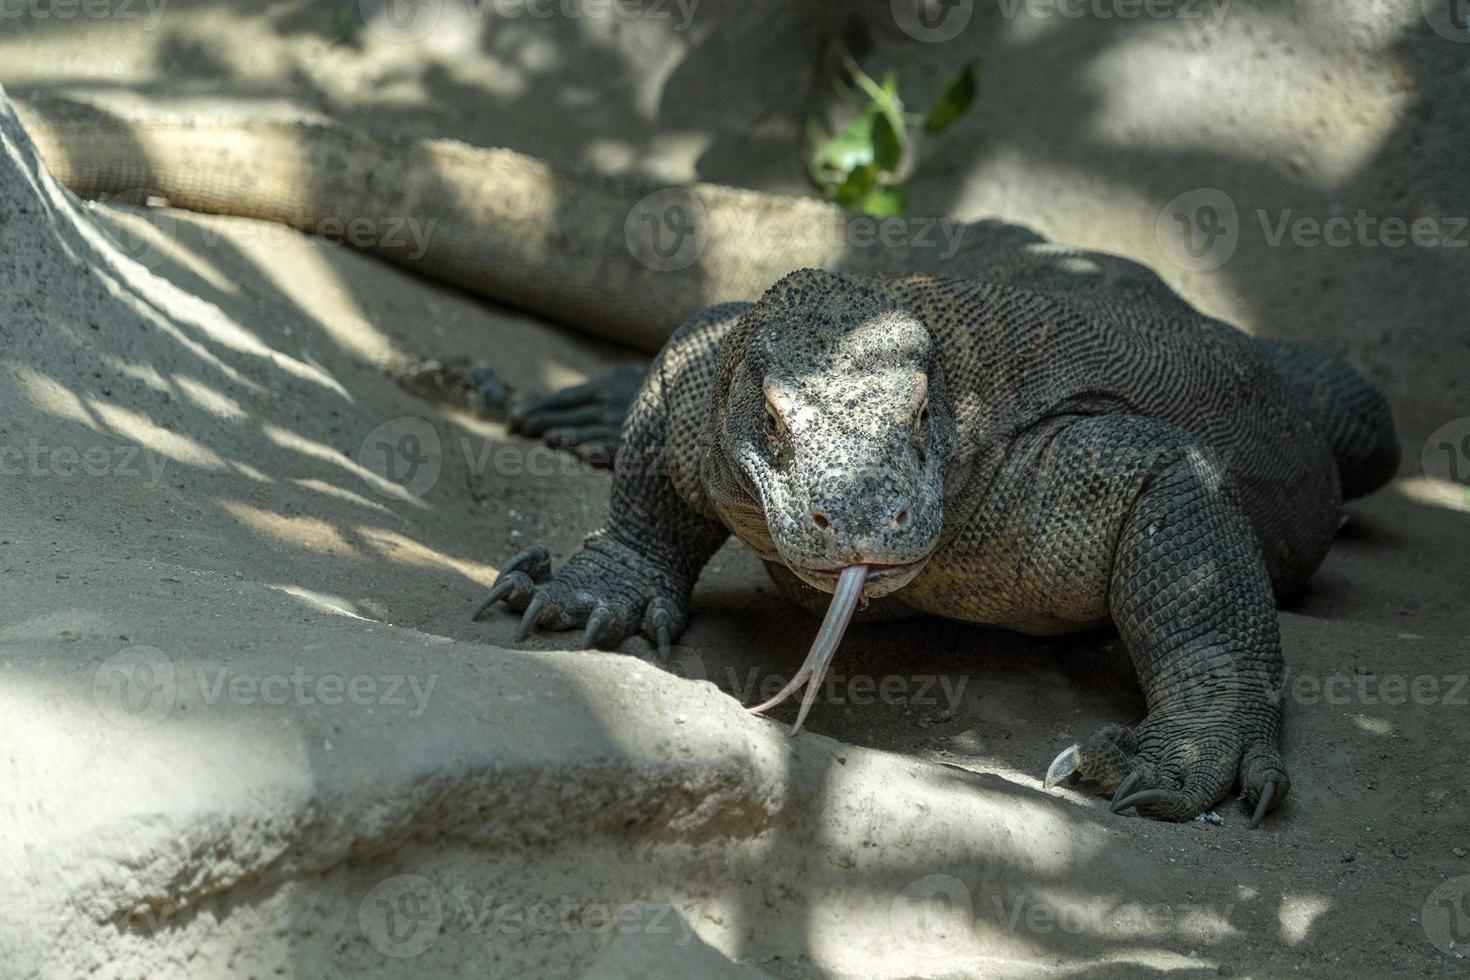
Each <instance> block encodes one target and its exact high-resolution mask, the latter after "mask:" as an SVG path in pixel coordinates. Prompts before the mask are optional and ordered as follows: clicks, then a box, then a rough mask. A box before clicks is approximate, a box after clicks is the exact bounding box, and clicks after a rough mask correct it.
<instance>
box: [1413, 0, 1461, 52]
mask: <svg viewBox="0 0 1470 980" xmlns="http://www.w3.org/2000/svg"><path fill="white" fill-rule="evenodd" d="M1420 3H1421V4H1422V6H1423V8H1424V19H1425V20H1426V21H1428V22H1429V26H1430V28H1431V29H1432V30H1433V31H1434V33H1436V34H1438V35H1439V36H1440V37H1442V38H1444V39H1445V40H1447V41H1454V42H1455V43H1456V44H1466V43H1470V0H1420Z"/></svg>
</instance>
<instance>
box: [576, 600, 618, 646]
mask: <svg viewBox="0 0 1470 980" xmlns="http://www.w3.org/2000/svg"><path fill="white" fill-rule="evenodd" d="M611 619H612V610H610V609H608V608H607V607H606V606H598V607H597V608H596V609H594V610H592V615H590V616H588V617H587V629H586V631H585V632H584V633H583V634H582V649H583V650H587V649H590V648H591V647H592V645H593V644H594V643H596V642H597V634H598V633H600V632H602V628H603V627H604V626H606V625H607V624H608V621H609V620H611Z"/></svg>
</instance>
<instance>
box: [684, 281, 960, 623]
mask: <svg viewBox="0 0 1470 980" xmlns="http://www.w3.org/2000/svg"><path fill="white" fill-rule="evenodd" d="M736 332H737V334H738V335H739V338H740V339H739V341H737V343H734V344H729V345H727V346H726V349H725V351H724V352H723V353H725V354H726V355H727V357H726V362H722V364H721V365H720V368H719V369H718V373H719V374H720V376H719V377H717V379H716V385H715V391H716V393H717V394H716V401H718V402H722V403H723V405H722V406H717V407H716V410H715V415H714V427H713V432H712V438H713V440H714V443H715V445H713V446H712V447H711V448H712V455H713V456H714V457H716V458H717V459H719V460H720V461H721V466H722V468H723V469H724V470H725V471H726V474H727V475H728V477H729V480H728V481H727V482H728V483H733V484H734V486H735V487H738V488H739V491H741V492H736V493H732V494H730V495H729V496H730V497H733V498H735V499H733V500H722V499H721V498H722V496H725V495H722V494H720V493H719V492H718V490H716V491H715V492H714V493H712V495H711V496H712V500H713V502H714V503H715V505H716V506H717V507H720V508H721V510H722V511H723V512H725V513H726V517H727V521H728V523H729V524H730V526H731V527H732V528H734V529H735V530H736V533H737V534H739V535H740V536H741V537H742V538H745V539H746V541H747V543H749V544H751V545H753V546H754V547H755V548H756V550H757V551H760V552H762V553H763V557H766V558H767V559H774V560H778V561H780V562H781V563H782V564H784V565H785V566H787V567H788V568H790V569H791V571H792V572H794V573H795V574H796V575H797V576H798V577H800V578H801V579H802V580H803V581H805V582H806V583H807V584H809V585H812V586H814V587H816V588H818V589H821V590H823V591H826V592H832V591H834V589H835V588H836V586H837V583H838V579H839V576H840V574H841V572H842V570H843V569H844V568H848V567H851V566H854V565H864V566H867V569H868V572H867V577H866V583H865V585H864V587H863V594H864V595H866V596H869V597H872V596H879V595H885V594H887V593H889V592H893V591H894V590H896V589H898V588H901V587H902V586H904V585H907V584H908V583H909V582H910V581H911V580H912V579H913V578H914V576H916V575H917V574H918V573H919V571H920V570H921V569H922V568H923V566H924V564H925V562H926V561H927V560H928V558H929V556H930V554H932V552H933V551H934V548H935V546H936V545H937V543H938V541H939V535H940V527H941V524H942V523H943V517H944V500H943V489H944V477H945V471H946V462H947V460H948V459H949V457H950V455H951V454H952V450H953V445H954V421H953V417H952V415H951V413H950V408H949V404H948V398H947V395H946V392H945V388H944V379H943V377H942V376H941V375H940V373H939V371H938V367H937V358H936V349H935V345H934V340H933V337H932V336H931V335H930V333H929V329H928V327H927V326H926V325H925V324H924V322H923V321H922V320H921V319H920V318H919V317H918V316H917V315H915V314H914V313H913V312H911V311H909V310H905V309H900V308H897V307H895V306H894V305H893V304H892V303H891V302H884V301H883V299H882V298H881V297H880V296H878V295H876V294H874V293H873V292H872V291H870V290H868V289H866V288H864V287H863V286H861V285H860V284H858V283H855V282H852V281H849V280H845V279H842V278H840V277H838V276H834V275H831V274H829V273H824V272H817V271H814V270H803V271H801V272H797V273H793V274H792V275H790V276H787V277H786V278H784V279H782V280H781V281H780V282H779V283H777V284H776V285H775V286H773V287H772V288H771V289H770V290H768V291H767V292H766V294H765V295H764V296H763V297H762V298H761V300H760V301H759V302H757V303H754V304H752V305H751V307H750V308H749V309H748V310H747V311H746V314H745V317H744V319H743V320H742V322H741V324H740V325H739V327H738V328H737V331H736ZM716 486H718V484H716ZM727 505H728V509H727ZM755 508H758V510H759V515H758V516H759V519H756V518H757V515H756V514H755V513H754V509H755Z"/></svg>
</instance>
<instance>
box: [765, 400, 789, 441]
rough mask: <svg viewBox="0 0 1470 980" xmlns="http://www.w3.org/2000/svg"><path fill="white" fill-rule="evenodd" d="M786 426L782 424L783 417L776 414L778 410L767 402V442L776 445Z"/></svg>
mask: <svg viewBox="0 0 1470 980" xmlns="http://www.w3.org/2000/svg"><path fill="white" fill-rule="evenodd" d="M784 430H785V426H783V425H782V424H781V417H780V416H778V415H777V414H776V408H775V406H773V405H772V404H771V403H770V402H766V417H765V431H766V442H767V443H770V444H771V445H775V444H776V442H777V441H778V440H779V439H780V438H781V434H782V432H783V431H784Z"/></svg>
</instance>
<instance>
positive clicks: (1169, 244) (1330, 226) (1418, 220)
mask: <svg viewBox="0 0 1470 980" xmlns="http://www.w3.org/2000/svg"><path fill="white" fill-rule="evenodd" d="M1253 217H1254V219H1255V220H1254V222H1249V221H1242V218H1241V213H1240V208H1239V207H1238V206H1237V205H1236V203H1235V200H1234V199H1233V198H1231V197H1230V195H1228V194H1226V193H1225V192H1224V191H1222V190H1220V189H1219V188H1216V187H1197V188H1195V189H1193V190H1189V191H1185V192H1184V193H1183V194H1180V195H1179V196H1177V197H1175V198H1174V199H1173V200H1171V201H1170V202H1169V203H1168V204H1166V205H1164V207H1163V209H1162V210H1161V211H1160V212H1159V215H1158V218H1157V221H1156V223H1155V226H1154V233H1155V238H1156V239H1157V241H1158V244H1159V248H1160V249H1161V250H1162V251H1163V253H1164V256H1165V257H1166V258H1167V259H1168V260H1169V261H1170V262H1171V263H1172V264H1174V265H1176V266H1179V267H1180V268H1183V269H1190V270H1192V271H1195V272H1205V271H1209V270H1212V269H1218V268H1220V267H1221V266H1223V265H1224V264H1225V263H1226V262H1229V261H1230V259H1231V258H1232V257H1233V256H1234V255H1235V252H1236V250H1237V249H1238V248H1239V246H1240V243H1241V240H1242V239H1243V238H1244V237H1246V236H1247V235H1251V234H1257V233H1258V234H1259V236H1260V240H1261V241H1262V242H1263V243H1264V244H1265V245H1266V247H1267V248H1281V247H1283V246H1285V245H1291V246H1293V247H1295V248H1300V249H1306V248H1365V249H1378V248H1383V249H1398V248H1408V247H1413V248H1442V249H1460V248H1466V247H1470V217H1463V216H1453V215H1451V216H1436V215H1416V216H1412V217H1411V216H1405V215H1374V214H1372V213H1370V212H1369V211H1368V210H1367V209H1366V208H1359V209H1358V210H1357V211H1356V212H1354V213H1353V214H1350V215H1349V214H1330V215H1316V214H1309V213H1302V212H1298V211H1297V210H1296V209H1295V208H1284V209H1280V210H1276V211H1272V210H1270V209H1267V208H1256V209H1255V210H1254V212H1253Z"/></svg>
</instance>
